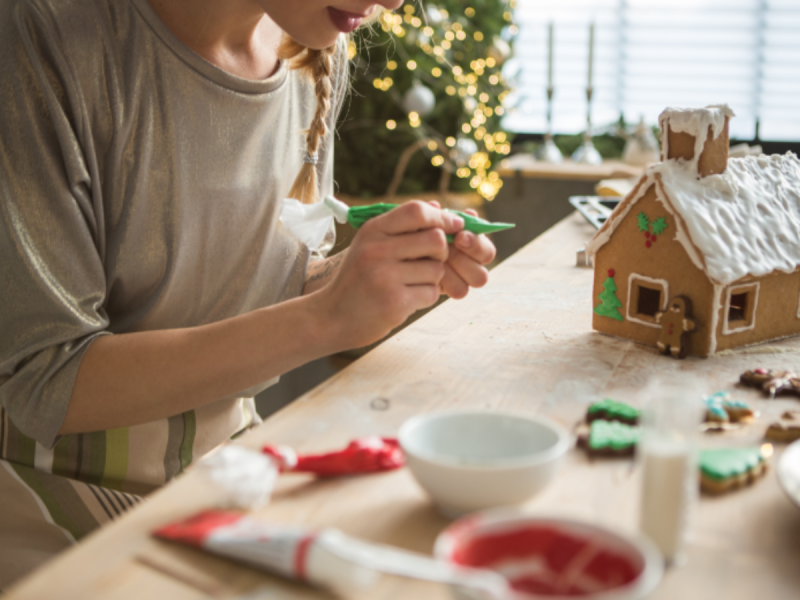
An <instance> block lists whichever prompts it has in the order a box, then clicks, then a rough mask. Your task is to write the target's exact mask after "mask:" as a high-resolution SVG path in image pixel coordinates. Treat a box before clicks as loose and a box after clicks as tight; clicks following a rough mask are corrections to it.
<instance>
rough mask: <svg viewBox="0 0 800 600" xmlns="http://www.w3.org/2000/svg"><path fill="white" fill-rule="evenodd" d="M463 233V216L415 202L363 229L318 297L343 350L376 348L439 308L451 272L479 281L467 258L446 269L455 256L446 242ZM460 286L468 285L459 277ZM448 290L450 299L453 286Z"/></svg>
mask: <svg viewBox="0 0 800 600" xmlns="http://www.w3.org/2000/svg"><path fill="white" fill-rule="evenodd" d="M463 227H464V221H463V219H461V218H460V217H458V216H457V215H453V214H451V213H447V212H445V211H442V210H439V209H438V208H436V207H434V206H431V205H430V204H427V203H425V202H419V201H414V202H408V203H405V204H402V205H401V206H399V207H398V208H396V209H394V210H392V211H390V212H388V213H386V214H384V215H381V216H379V217H375V218H374V219H370V220H369V221H367V222H366V223H365V224H364V225H363V226H362V227H361V228H360V229H359V231H358V233H357V234H356V236H355V238H354V239H353V243H352V244H351V245H350V248H349V249H348V250H347V253H346V256H345V257H344V259H343V260H342V263H341V265H340V266H339V268H338V269H337V272H336V274H335V275H334V277H333V279H332V281H331V282H330V283H329V284H328V285H327V286H325V287H324V288H322V289H321V290H320V291H319V292H318V294H319V297H320V300H321V306H322V310H323V311H324V313H325V314H326V316H327V318H328V319H329V321H328V323H329V324H330V325H332V326H333V327H334V330H335V332H336V335H337V337H338V338H339V340H340V343H341V344H342V349H346V348H348V349H349V348H355V347H359V346H365V345H367V344H371V343H373V342H376V341H377V340H379V339H381V338H382V337H384V336H385V335H386V334H388V333H389V332H390V331H391V330H392V329H394V328H395V327H397V326H398V325H400V324H402V323H403V322H404V321H405V320H406V319H407V318H408V317H409V316H411V314H412V313H414V312H415V311H417V310H419V309H422V308H427V307H429V306H431V305H433V304H434V303H435V302H436V301H437V300H438V299H439V291H440V286H441V285H443V282H444V280H445V277H446V276H447V271H448V268H450V269H451V270H452V271H454V272H458V273H464V277H467V278H468V279H469V280H470V281H476V280H477V279H479V277H477V276H475V273H474V269H469V268H466V267H465V266H464V263H467V262H468V261H469V260H471V259H468V258H467V257H468V256H470V255H468V254H466V253H462V254H463V257H462V258H458V259H456V266H455V267H446V266H445V262H446V261H448V259H449V257H450V255H451V251H450V249H449V248H448V244H447V239H446V237H445V236H446V234H459V235H463V233H459V232H461V230H462V229H463ZM467 239H468V238H467ZM463 243H464V240H462V244H463ZM467 245H468V244H467ZM478 246H480V244H478ZM479 268H481V269H482V267H479ZM458 281H461V282H463V281H465V280H464V279H463V278H462V277H461V276H459V278H458ZM456 283H457V282H456ZM484 283H485V280H484ZM444 285H445V289H446V290H448V293H449V288H450V287H452V285H451V284H450V283H445V284H444ZM453 291H454V293H458V291H457V290H453Z"/></svg>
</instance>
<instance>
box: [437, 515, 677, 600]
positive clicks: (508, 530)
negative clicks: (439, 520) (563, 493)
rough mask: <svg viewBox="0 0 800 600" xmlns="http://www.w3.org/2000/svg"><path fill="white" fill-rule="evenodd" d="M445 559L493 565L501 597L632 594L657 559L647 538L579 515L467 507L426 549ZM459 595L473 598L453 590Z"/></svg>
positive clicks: (654, 573) (642, 592)
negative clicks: (502, 583)
mask: <svg viewBox="0 0 800 600" xmlns="http://www.w3.org/2000/svg"><path fill="white" fill-rule="evenodd" d="M434 552H435V554H436V556H437V557H438V558H439V559H442V560H446V561H448V562H451V563H454V564H457V565H464V566H471V567H482V568H489V569H493V570H495V571H497V572H499V573H501V574H503V575H504V576H505V577H506V578H507V579H508V580H509V583H510V587H511V589H512V592H511V595H510V596H509V597H508V600H542V599H544V598H546V599H547V600H557V599H559V598H564V599H566V598H584V599H591V600H638V599H640V598H645V597H646V596H647V595H648V594H650V593H651V592H652V591H653V590H654V589H655V588H656V586H657V585H658V583H659V582H660V581H661V577H662V575H663V572H664V567H663V559H662V557H661V555H660V553H659V552H658V549H657V548H656V547H655V546H654V545H653V544H652V543H651V542H650V541H649V540H647V539H645V538H641V537H632V536H631V537H629V536H625V535H621V534H618V533H615V532H613V531H611V530H609V529H606V528H604V527H601V526H598V525H593V524H590V523H585V522H582V521H577V520H572V519H564V518H547V517H534V516H529V515H523V514H520V513H509V512H484V513H474V514H472V515H469V516H467V517H464V518H462V519H460V520H458V521H456V522H455V523H453V524H452V525H451V526H450V527H448V528H447V529H445V530H444V531H443V532H442V533H441V534H440V535H439V537H438V538H437V540H436V547H435V550H434ZM454 593H455V597H456V598H458V599H459V600H476V599H475V597H474V596H473V595H470V592H469V590H465V589H461V588H459V589H455V590H454Z"/></svg>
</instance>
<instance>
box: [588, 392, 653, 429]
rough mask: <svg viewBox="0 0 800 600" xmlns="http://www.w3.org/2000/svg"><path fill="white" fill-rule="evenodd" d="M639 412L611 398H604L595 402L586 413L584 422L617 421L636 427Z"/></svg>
mask: <svg viewBox="0 0 800 600" xmlns="http://www.w3.org/2000/svg"><path fill="white" fill-rule="evenodd" d="M640 412H641V411H640V410H639V409H637V408H634V407H632V406H631V405H630V404H625V403H624V402H617V401H616V400H612V399H611V398H605V399H603V400H601V401H600V402H595V403H594V404H592V405H590V406H589V410H587V411H586V420H587V421H589V422H591V421H596V420H598V419H600V420H603V421H619V422H621V423H627V424H628V425H636V424H637V423H638V422H639V414H640Z"/></svg>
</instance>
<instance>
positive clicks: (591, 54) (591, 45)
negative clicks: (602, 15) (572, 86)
mask: <svg viewBox="0 0 800 600" xmlns="http://www.w3.org/2000/svg"><path fill="white" fill-rule="evenodd" d="M593 67H594V22H592V23H589V83H588V85H587V87H588V88H591V87H592V69H593Z"/></svg>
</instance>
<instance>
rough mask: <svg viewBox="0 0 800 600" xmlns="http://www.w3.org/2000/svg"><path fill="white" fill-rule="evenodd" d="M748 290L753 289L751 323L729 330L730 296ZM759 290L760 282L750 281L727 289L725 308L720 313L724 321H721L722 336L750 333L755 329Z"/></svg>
mask: <svg viewBox="0 0 800 600" xmlns="http://www.w3.org/2000/svg"><path fill="white" fill-rule="evenodd" d="M748 288H753V289H755V295H754V300H753V312H752V315H753V322H752V323H750V324H749V325H745V326H743V327H736V328H734V329H731V327H730V321H729V320H728V315H729V314H730V310H731V296H732V295H733V293H734V292H736V291H738V290H744V289H748ZM760 289H761V282H760V281H755V282H752V281H751V282H750V283H742V284H740V285H732V286H731V287H729V288H728V290H727V293H726V294H725V308H724V310H725V312H723V313H722V314H723V318H724V319H725V320H724V321H723V323H722V334H723V335H730V334H732V333H739V332H742V331H750V330H751V329H755V327H756V310H757V309H758V291H759V290H760Z"/></svg>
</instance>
